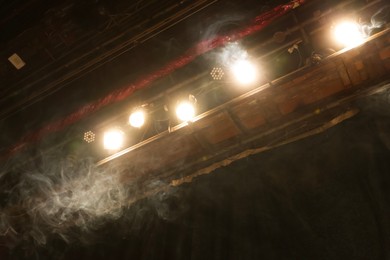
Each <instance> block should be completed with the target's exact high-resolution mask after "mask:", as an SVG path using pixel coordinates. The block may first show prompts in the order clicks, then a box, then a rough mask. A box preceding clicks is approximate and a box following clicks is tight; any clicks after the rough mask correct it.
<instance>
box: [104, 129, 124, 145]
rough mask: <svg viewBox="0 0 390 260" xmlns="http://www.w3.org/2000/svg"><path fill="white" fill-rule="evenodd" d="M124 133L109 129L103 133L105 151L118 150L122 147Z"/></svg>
mask: <svg viewBox="0 0 390 260" xmlns="http://www.w3.org/2000/svg"><path fill="white" fill-rule="evenodd" d="M124 139H125V138H124V133H123V132H122V131H121V130H119V129H111V130H108V131H107V132H105V133H104V137H103V145H104V149H106V150H118V149H120V148H121V147H122V146H123V143H124Z"/></svg>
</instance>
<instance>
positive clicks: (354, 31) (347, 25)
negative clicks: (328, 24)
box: [333, 22, 365, 48]
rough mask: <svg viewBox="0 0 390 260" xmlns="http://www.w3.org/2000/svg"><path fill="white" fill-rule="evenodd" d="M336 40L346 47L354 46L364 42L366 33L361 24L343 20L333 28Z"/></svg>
mask: <svg viewBox="0 0 390 260" xmlns="http://www.w3.org/2000/svg"><path fill="white" fill-rule="evenodd" d="M333 36H334V38H335V40H336V41H337V42H339V43H341V44H342V45H343V46H344V47H347V48H353V47H356V46H358V45H360V44H362V43H363V41H364V38H365V37H364V35H363V33H362V31H361V30H360V26H359V24H357V23H354V22H342V23H339V24H338V25H336V27H335V28H334V29H333Z"/></svg>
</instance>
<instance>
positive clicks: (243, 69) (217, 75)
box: [84, 22, 366, 151]
mask: <svg viewBox="0 0 390 260" xmlns="http://www.w3.org/2000/svg"><path fill="white" fill-rule="evenodd" d="M333 36H334V38H335V40H336V41H337V42H338V43H340V44H342V45H343V46H344V48H354V47H356V46H359V45H360V44H362V43H363V42H364V40H365V38H366V36H365V35H364V34H363V33H362V30H361V26H360V25H359V24H357V23H354V22H342V23H340V24H338V25H337V26H336V27H334V28H333ZM230 72H231V74H232V76H233V77H234V78H235V79H236V81H237V83H239V84H240V85H250V84H253V83H255V82H256V80H257V79H258V70H257V68H256V66H255V65H254V64H253V63H252V62H251V61H250V60H248V59H239V60H236V61H235V62H233V63H232V64H231V66H230ZM224 74H225V73H224V70H223V69H222V68H213V69H212V71H211V73H210V75H211V77H212V78H213V79H214V80H221V79H222V78H223V77H224ZM195 105H196V99H195V98H194V97H193V96H191V95H190V97H189V99H188V100H184V101H181V102H178V105H177V107H176V116H177V118H178V119H179V120H180V121H182V122H190V121H191V120H192V119H193V118H194V117H195V115H196V107H195ZM146 118H147V113H146V110H145V109H144V108H143V107H138V108H136V109H134V110H133V112H132V113H131V114H130V116H129V121H128V124H129V125H130V126H132V127H134V128H141V127H142V126H143V125H144V124H145V121H146ZM124 140H125V133H124V132H123V131H122V130H120V129H119V128H112V129H110V130H108V131H106V132H105V133H104V134H103V146H104V148H105V149H106V150H110V151H116V150H119V149H121V148H122V146H123V144H124ZM84 141H86V142H87V143H91V142H94V141H95V134H94V133H93V132H92V131H88V132H86V133H84Z"/></svg>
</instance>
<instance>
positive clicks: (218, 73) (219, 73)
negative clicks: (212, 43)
mask: <svg viewBox="0 0 390 260" xmlns="http://www.w3.org/2000/svg"><path fill="white" fill-rule="evenodd" d="M210 75H211V77H212V78H213V79H214V80H221V79H222V78H223V75H224V73H223V69H222V68H218V67H216V68H213V69H212V70H211V72H210Z"/></svg>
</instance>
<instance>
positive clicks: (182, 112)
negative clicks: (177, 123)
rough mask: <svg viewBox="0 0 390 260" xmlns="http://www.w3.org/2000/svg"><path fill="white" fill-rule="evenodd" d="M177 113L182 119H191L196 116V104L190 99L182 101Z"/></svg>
mask: <svg viewBox="0 0 390 260" xmlns="http://www.w3.org/2000/svg"><path fill="white" fill-rule="evenodd" d="M176 115H177V117H178V118H179V119H180V120H181V121H185V122H187V121H190V120H191V119H192V118H194V116H195V106H194V104H193V103H191V102H189V101H183V102H181V103H180V104H179V105H178V106H177V108H176Z"/></svg>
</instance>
